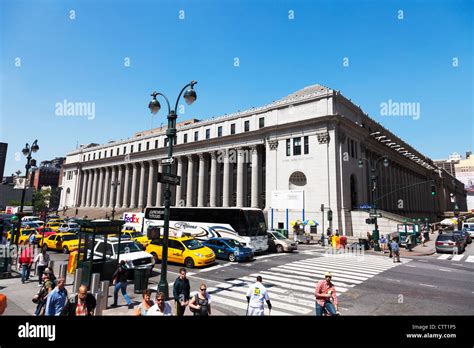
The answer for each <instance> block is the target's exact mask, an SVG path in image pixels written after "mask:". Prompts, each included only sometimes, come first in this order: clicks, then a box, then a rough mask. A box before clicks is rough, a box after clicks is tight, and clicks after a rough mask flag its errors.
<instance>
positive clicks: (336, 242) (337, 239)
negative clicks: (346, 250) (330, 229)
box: [332, 230, 341, 249]
mask: <svg viewBox="0 0 474 348" xmlns="http://www.w3.org/2000/svg"><path fill="white" fill-rule="evenodd" d="M332 247H333V248H334V249H339V248H340V247H341V237H339V232H337V230H336V234H335V235H334V236H333V238H332Z"/></svg>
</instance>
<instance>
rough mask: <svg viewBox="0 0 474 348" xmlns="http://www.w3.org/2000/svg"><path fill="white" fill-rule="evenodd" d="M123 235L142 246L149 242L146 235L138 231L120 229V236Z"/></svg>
mask: <svg viewBox="0 0 474 348" xmlns="http://www.w3.org/2000/svg"><path fill="white" fill-rule="evenodd" d="M123 237H126V238H129V239H132V240H134V241H135V242H137V243H139V244H140V245H142V246H143V247H144V248H146V246H147V245H148V244H150V240H149V239H148V237H147V236H145V235H143V234H141V233H140V232H135V231H129V230H122V238H123Z"/></svg>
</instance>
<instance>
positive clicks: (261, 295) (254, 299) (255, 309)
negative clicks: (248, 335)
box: [246, 276, 272, 315]
mask: <svg viewBox="0 0 474 348" xmlns="http://www.w3.org/2000/svg"><path fill="white" fill-rule="evenodd" d="M246 296H247V304H248V307H247V315H264V308H265V303H264V302H267V306H268V310H269V313H271V311H272V304H271V302H270V297H269V296H268V291H267V289H266V288H265V286H264V285H263V284H262V277H261V276H257V282H256V283H255V284H252V285H250V287H249V288H248V290H247V295H246Z"/></svg>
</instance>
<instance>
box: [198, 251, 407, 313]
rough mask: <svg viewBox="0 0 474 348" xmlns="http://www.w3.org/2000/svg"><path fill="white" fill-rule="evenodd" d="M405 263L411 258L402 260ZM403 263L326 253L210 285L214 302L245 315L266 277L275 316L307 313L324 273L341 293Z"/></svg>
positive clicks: (209, 288) (312, 303) (310, 308)
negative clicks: (254, 287)
mask: <svg viewBox="0 0 474 348" xmlns="http://www.w3.org/2000/svg"><path fill="white" fill-rule="evenodd" d="M401 261H402V263H406V262H409V261H411V260H410V259H403V258H402V259H401ZM402 263H393V262H392V260H391V259H388V258H382V257H378V256H372V255H347V254H346V255H327V256H323V257H311V258H307V259H302V260H298V261H293V262H290V263H287V264H283V265H280V266H276V267H273V268H270V269H268V270H266V271H262V272H259V273H251V274H249V275H247V276H244V277H239V278H230V279H227V280H226V281H225V282H221V283H218V284H216V285H215V286H213V287H210V286H209V287H208V289H207V290H208V293H210V294H211V300H212V303H215V304H218V305H220V306H222V307H230V308H229V309H230V310H232V312H234V313H236V314H238V315H239V314H241V315H245V314H246V310H247V301H246V298H245V294H246V292H247V289H248V287H249V286H250V285H251V284H253V283H254V282H255V279H256V276H257V275H260V276H262V278H263V284H264V285H265V286H266V287H267V289H268V292H269V294H270V300H271V302H272V307H273V308H272V315H308V314H311V313H314V307H315V304H314V289H315V285H316V282H317V281H319V280H321V279H324V273H325V272H331V273H332V274H333V283H334V285H335V286H336V291H337V293H339V294H342V293H345V292H348V291H350V290H351V289H352V288H354V287H355V286H357V285H359V284H362V283H363V282H364V281H366V280H368V279H370V278H372V277H374V276H376V275H378V274H380V273H382V272H384V271H386V270H388V269H390V268H393V267H397V266H398V265H400V264H402Z"/></svg>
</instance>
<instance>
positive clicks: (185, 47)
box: [0, 0, 474, 175]
mask: <svg viewBox="0 0 474 348" xmlns="http://www.w3.org/2000/svg"><path fill="white" fill-rule="evenodd" d="M473 3H474V2H473V1H471V0H466V1H460V0H446V1H416V0H409V1H390V0H387V1H378V0H373V1H339V0H326V1H317V0H313V1H309V0H307V1H283V0H252V1H230V0H223V1H222V0H221V1H218V0H205V1H198V0H186V1H158V0H133V1H132V0H116V1H111V0H100V1H98V0H94V1H89V0H64V1H54V0H0V11H1V12H0V30H1V33H0V53H1V58H0V59H1V60H0V64H1V65H0V78H1V80H0V81H1V82H0V88H1V90H0V112H1V118H0V121H1V122H0V141H1V142H7V143H8V144H9V148H8V157H7V164H6V171H5V175H10V174H11V173H12V172H14V171H16V170H18V169H21V170H22V171H24V163H25V160H24V158H23V157H22V156H18V155H17V156H15V154H16V153H19V152H20V151H21V148H22V147H23V146H24V144H25V143H26V142H30V143H31V142H32V141H33V140H34V139H36V138H37V139H38V142H39V145H40V151H39V152H38V153H37V154H36V155H35V158H36V159H37V160H38V161H41V160H46V159H51V158H53V157H56V156H65V154H66V153H67V152H68V151H70V150H73V149H75V148H76V145H77V144H78V143H79V144H86V143H89V142H96V143H105V142H107V141H110V140H118V139H125V138H127V137H129V136H131V135H133V133H134V132H136V131H140V130H143V129H149V128H150V121H151V117H150V113H149V110H148V108H147V105H148V102H149V100H150V93H151V92H152V91H153V90H155V89H156V90H158V91H161V92H163V93H165V94H167V95H168V96H169V97H170V98H172V99H173V100H174V99H175V98H176V95H177V93H178V92H179V90H180V89H181V87H182V86H184V85H185V84H186V83H187V82H189V81H190V80H192V79H195V80H198V81H199V83H198V84H197V85H196V90H197V93H198V99H197V102H196V103H195V104H193V105H192V106H190V107H187V108H186V109H185V113H184V114H182V115H180V117H179V120H185V119H188V118H192V117H195V118H198V119H206V118H210V117H213V116H219V115H223V114H225V113H232V112H235V111H237V110H244V109H247V108H250V107H252V106H260V105H263V104H266V103H269V102H272V101H273V100H276V99H279V98H281V97H284V96H286V95H288V94H290V93H292V92H294V91H296V90H298V89H301V88H303V87H305V86H308V85H312V84H316V83H319V84H322V85H325V86H328V87H330V88H333V89H336V90H340V91H341V92H342V94H344V95H345V96H346V97H348V98H350V99H352V100H353V101H354V102H355V103H356V104H358V105H360V106H361V107H362V109H363V110H364V111H366V112H367V113H368V114H369V115H370V116H371V117H373V118H374V119H376V120H377V121H379V122H380V123H381V124H382V125H384V126H385V127H387V128H389V129H391V130H392V131H393V132H394V133H395V134H397V135H398V136H400V137H401V138H402V139H404V140H405V141H407V142H408V143H410V144H411V145H412V146H414V147H415V148H416V149H417V150H419V151H421V152H422V153H424V154H425V155H427V156H429V157H431V158H432V159H438V158H447V156H448V155H449V154H450V153H452V152H454V151H456V152H459V153H461V154H463V155H464V152H465V151H468V150H472V149H473V133H474V131H473V130H474V121H473V92H474V91H473V80H474V76H473V57H474V55H473V12H474V11H473V8H474V5H473ZM71 11H74V12H71ZM180 11H184V12H180ZM290 11H293V12H290ZM399 11H403V13H401V12H399ZM183 14H184V19H180V15H181V17H182V16H183ZM293 16H294V18H293V19H291V18H289V17H293ZM402 16H403V19H400V18H401V17H402ZM72 17H74V18H72ZM235 58H238V59H239V63H240V66H239V67H235V66H234V63H235ZM344 58H348V63H349V66H344V64H343V63H344ZM127 59H129V63H130V64H129V65H130V66H126V65H127V64H126V63H127V62H128V60H127ZM346 62H347V61H346ZM453 65H457V66H453ZM64 100H67V101H70V102H87V103H94V105H95V117H94V118H93V119H90V118H91V117H87V116H58V115H57V114H56V104H57V103H62V102H63V101H64ZM389 100H392V101H394V102H414V103H419V104H418V105H419V106H420V117H419V118H418V119H415V118H416V117H401V116H398V117H394V116H384V115H381V108H380V104H381V103H383V102H388V101H389ZM91 105H92V104H91ZM165 114H166V112H164V110H162V111H161V113H160V114H159V116H158V117H156V118H155V119H154V121H153V122H154V126H159V125H160V124H161V123H164V122H166V121H165Z"/></svg>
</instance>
